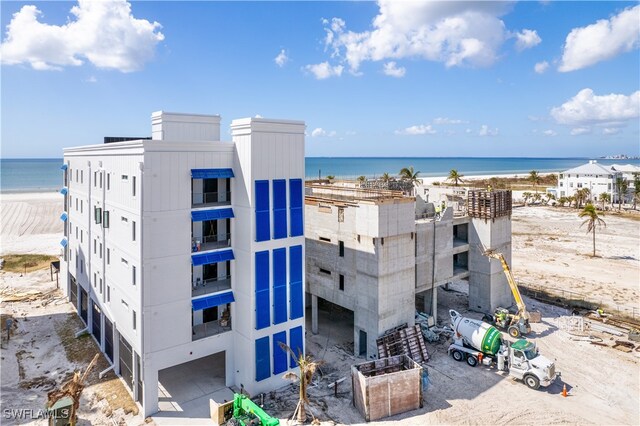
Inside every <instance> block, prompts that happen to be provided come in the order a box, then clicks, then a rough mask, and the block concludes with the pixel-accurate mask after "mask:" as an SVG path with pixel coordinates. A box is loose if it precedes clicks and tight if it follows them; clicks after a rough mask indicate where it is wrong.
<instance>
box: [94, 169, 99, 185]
mask: <svg viewBox="0 0 640 426" xmlns="http://www.w3.org/2000/svg"><path fill="white" fill-rule="evenodd" d="M97 186H98V171H97V170H96V171H95V172H93V187H94V188H96V187H97Z"/></svg>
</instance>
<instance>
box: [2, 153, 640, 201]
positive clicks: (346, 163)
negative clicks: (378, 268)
mask: <svg viewBox="0 0 640 426" xmlns="http://www.w3.org/2000/svg"><path fill="white" fill-rule="evenodd" d="M588 160H589V159H588V158H504V157H499V158H461V157H450V158H447V157H438V158H400V157H393V158H392V157H389V158H379V157H376V158H367V157H307V158H306V159H305V166H306V177H307V178H309V179H314V178H317V177H318V176H321V177H326V176H329V175H332V176H335V177H336V178H356V177H358V176H361V175H364V176H367V177H376V176H380V175H382V174H383V173H385V172H386V173H389V174H390V175H397V174H398V172H400V169H402V168H403V167H410V166H413V168H414V170H415V171H419V172H420V175H419V176H423V177H430V176H446V175H448V174H449V171H450V170H451V169H456V170H457V171H458V172H459V173H461V174H462V175H465V176H473V175H486V174H528V173H529V172H530V171H531V170H537V171H538V172H541V173H544V172H560V171H563V170H567V169H570V168H572V167H576V166H579V165H581V164H584V163H586V162H587V161H588ZM598 162H599V163H601V164H603V165H611V164H634V165H637V166H640V160H598ZM60 166H62V158H45V159H0V191H1V192H24V191H32V192H33V191H54V190H57V189H60V188H61V187H62V170H60Z"/></svg>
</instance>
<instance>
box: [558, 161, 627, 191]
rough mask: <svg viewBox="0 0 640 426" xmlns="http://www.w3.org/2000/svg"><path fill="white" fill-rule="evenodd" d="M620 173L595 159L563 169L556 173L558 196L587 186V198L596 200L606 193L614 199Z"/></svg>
mask: <svg viewBox="0 0 640 426" xmlns="http://www.w3.org/2000/svg"><path fill="white" fill-rule="evenodd" d="M621 175H622V174H621V173H620V172H618V171H616V170H613V169H612V168H611V167H607V166H603V165H601V164H598V162H597V161H596V160H590V161H589V163H587V164H583V165H582V166H578V167H574V168H573V169H569V170H565V171H564V172H562V173H560V174H559V175H558V187H557V189H556V194H557V196H558V197H571V196H573V195H575V193H576V191H577V190H579V189H582V188H587V189H588V190H589V191H590V195H589V198H591V199H592V200H597V199H598V198H599V197H600V194H602V193H608V194H609V195H610V196H611V200H612V201H614V200H616V196H615V183H616V178H617V177H619V176H621Z"/></svg>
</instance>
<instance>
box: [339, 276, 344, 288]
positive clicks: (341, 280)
mask: <svg viewBox="0 0 640 426" xmlns="http://www.w3.org/2000/svg"><path fill="white" fill-rule="evenodd" d="M340 290H341V291H344V275H342V274H340Z"/></svg>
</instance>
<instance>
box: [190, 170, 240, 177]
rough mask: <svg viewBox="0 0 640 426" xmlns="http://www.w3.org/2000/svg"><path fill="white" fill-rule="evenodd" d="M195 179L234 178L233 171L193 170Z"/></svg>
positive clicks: (192, 174) (192, 175)
mask: <svg viewBox="0 0 640 426" xmlns="http://www.w3.org/2000/svg"><path fill="white" fill-rule="evenodd" d="M191 177H192V178H193V179H221V178H232V177H234V176H233V169H191Z"/></svg>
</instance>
